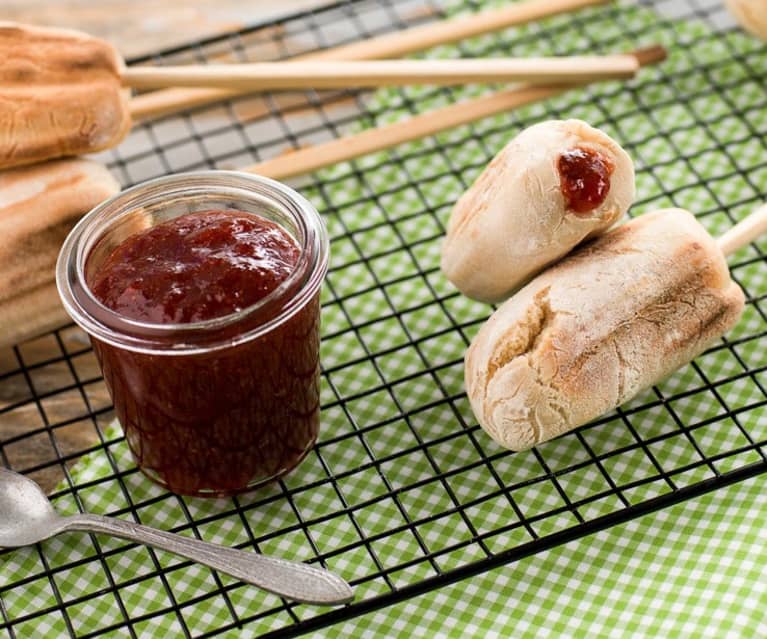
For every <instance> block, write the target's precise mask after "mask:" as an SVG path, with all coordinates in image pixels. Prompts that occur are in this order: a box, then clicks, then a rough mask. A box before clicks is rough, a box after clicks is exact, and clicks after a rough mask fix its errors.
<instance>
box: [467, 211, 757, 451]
mask: <svg viewBox="0 0 767 639" xmlns="http://www.w3.org/2000/svg"><path fill="white" fill-rule="evenodd" d="M743 304H744V298H743V292H742V291H741V290H740V288H739V287H738V285H737V284H735V283H734V282H733V281H732V280H731V279H730V274H729V271H728V269H727V264H726V263H725V259H724V256H723V255H722V252H721V251H720V250H719V248H718V247H717V245H716V243H715V242H714V240H713V239H712V238H711V237H710V236H709V235H708V233H707V232H706V231H705V229H703V227H702V226H701V225H700V224H699V223H698V222H697V221H696V220H695V218H694V217H693V216H692V215H691V214H690V213H688V212H686V211H683V210H680V209H666V210H661V211H656V212H654V213H648V214H646V215H643V216H641V217H639V218H636V219H634V220H631V221H630V222H627V223H625V224H623V225H621V226H619V227H617V228H615V229H613V230H611V231H608V232H607V233H605V234H604V235H602V236H600V237H599V238H597V239H595V240H593V241H592V242H590V243H588V244H586V245H584V246H583V247H581V248H579V249H577V250H576V251H575V252H573V253H572V254H571V255H570V256H569V257H567V258H565V259H564V260H562V261H561V262H559V263H558V264H557V265H556V266H553V267H551V268H550V269H548V270H546V271H545V272H543V273H542V274H541V275H539V276H538V277H536V278H535V279H534V280H533V281H532V282H530V283H529V284H528V285H527V286H526V287H525V288H523V289H522V290H521V291H520V292H519V293H517V294H516V295H515V296H514V297H512V298H511V299H510V300H508V301H507V302H505V303H504V304H503V305H502V306H500V307H499V308H498V310H497V311H496V312H495V313H494V314H493V315H492V317H491V318H490V320H489V321H488V322H487V323H486V324H485V325H484V326H483V327H482V328H481V330H480V331H479V333H478V334H477V336H476V337H475V339H474V340H473V341H472V343H471V346H470V347H469V350H468V352H467V354H466V360H465V365H466V368H465V374H466V380H465V381H466V390H467V392H468V396H469V400H470V401H471V406H472V409H473V410H474V414H475V415H476V417H477V419H478V421H479V423H480V425H481V426H482V427H483V428H484V429H485V430H486V431H487V432H488V433H489V435H490V436H491V437H492V438H493V439H495V440H496V441H497V442H498V443H499V444H501V445H502V446H505V447H507V448H510V449H512V450H523V449H526V448H530V447H532V446H535V445H536V444H539V443H541V442H544V441H546V440H548V439H551V438H553V437H556V436H557V435H560V434H562V433H565V432H567V431H569V430H572V429H573V428H575V427H577V426H580V425H581V424H585V423H586V422H588V421H590V420H592V419H594V418H596V417H598V416H600V415H602V414H603V413H605V412H606V411H608V410H610V409H612V408H615V407H616V406H618V405H620V404H622V403H623V402H625V401H627V400H629V399H631V398H632V397H634V396H635V395H636V394H637V393H638V392H639V391H640V390H642V389H644V388H646V387H648V386H651V385H652V384H655V383H656V382H658V381H660V380H661V379H663V378H664V377H666V376H667V375H668V374H669V373H671V372H672V371H673V370H675V369H676V368H678V367H679V366H681V365H682V364H685V363H686V362H688V361H690V360H691V359H693V358H694V357H696V356H697V355H699V354H700V353H701V352H702V351H703V350H704V349H705V348H707V347H708V346H709V345H710V344H711V343H712V342H713V341H714V340H716V339H717V338H719V337H721V336H722V335H723V334H724V332H725V331H727V330H729V329H730V328H731V327H732V326H733V325H734V324H735V323H736V322H737V320H738V318H739V317H740V314H741V312H742V310H743Z"/></svg>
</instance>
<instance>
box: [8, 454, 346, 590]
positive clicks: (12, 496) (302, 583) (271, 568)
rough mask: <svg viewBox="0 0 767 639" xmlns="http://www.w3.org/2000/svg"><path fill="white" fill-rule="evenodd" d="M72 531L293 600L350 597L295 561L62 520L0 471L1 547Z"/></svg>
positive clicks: (129, 526)
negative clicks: (147, 549) (129, 544)
mask: <svg viewBox="0 0 767 639" xmlns="http://www.w3.org/2000/svg"><path fill="white" fill-rule="evenodd" d="M73 530H80V531H84V532H94V533H101V534H105V535H112V536H114V537H121V538H122V539H129V540H131V541H137V542H139V543H142V544H146V545H147V546H153V547H155V548H160V549H161V550H167V551H168V552H172V553H175V554H177V555H181V556H182V557H186V558H187V559H191V560H192V561H196V562H198V563H201V564H204V565H206V566H209V567H210V568H214V569H215V570H219V571H221V572H224V573H226V574H228V575H231V576H232V577H235V578H236V579H240V580H241V581H244V582H247V583H249V584H253V585H254V586H258V587H259V588H263V589H264V590H268V591H269V592H273V593H275V594H277V595H281V596H283V597H287V598H288V599H293V600H295V601H303V602H305V603H312V604H320V605H334V604H342V603H347V602H349V601H351V600H352V599H353V598H354V594H353V593H352V589H351V588H350V587H349V584H347V583H346V582H345V581H344V580H343V579H341V578H340V577H337V576H336V575H334V574H333V573H331V572H328V571H327V570H322V569H320V568H314V567H313V566H308V565H306V564H302V563H299V562H293V561H286V560H285V559H276V558H274V557H265V556H264V555H259V554H257V553H254V552H248V551H245V550H236V549H234V548H226V547H224V546H217V545H215V544H210V543H207V542H205V541H198V540H196V539H189V538H188V537H182V536H181V535H175V534H173V533H169V532H164V531H162V530H157V529H155V528H149V527H148V526H142V525H140V524H134V523H131V522H129V521H125V520H123V519H114V518H110V517H101V516H99V515H87V514H84V515H72V516H71V517H61V516H60V515H58V514H56V511H55V510H54V509H53V505H52V504H51V502H50V501H49V500H48V497H47V496H46V495H45V493H44V492H43V491H42V490H41V488H40V486H38V485H37V484H36V483H35V482H34V481H32V480H31V479H28V478H27V477H25V476H24V475H20V474H19V473H15V472H13V471H11V470H7V469H5V468H0V547H4V548H17V547H19V546H28V545H30V544H35V543H37V542H38V541H43V540H44V539H49V538H50V537H53V536H54V535H58V534H59V533H61V532H65V531H73Z"/></svg>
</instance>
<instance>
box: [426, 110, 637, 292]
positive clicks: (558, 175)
mask: <svg viewBox="0 0 767 639" xmlns="http://www.w3.org/2000/svg"><path fill="white" fill-rule="evenodd" d="M633 199H634V166H633V164H632V162H631V158H629V156H628V154H627V153H626V152H625V151H624V150H623V149H622V148H621V147H620V146H619V145H618V144H617V143H616V142H615V141H614V140H612V139H611V138H609V137H608V136H607V135H605V134H604V133H602V132H601V131H600V130H598V129H595V128H593V127H591V126H589V125H588V124H586V123H585V122H581V121H580V120H564V121H562V120H551V121H547V122H541V123H539V124H536V125H534V126H531V127H530V128H528V129H525V130H524V131H523V132H522V133H520V134H519V135H518V136H517V137H515V138H514V139H513V140H512V141H511V142H509V144H507V145H506V147H505V148H504V149H503V150H502V151H501V152H500V153H498V155H497V156H496V157H495V158H494V159H493V161H492V162H491V163H490V164H489V165H488V167H487V168H486V169H485V171H484V172H483V173H482V174H481V175H480V176H479V178H478V179H477V181H476V182H475V183H474V184H473V185H472V187H471V188H470V189H469V190H468V191H466V193H465V194H464V195H463V197H461V199H460V200H458V202H457V203H456V205H455V207H454V209H453V212H452V215H451V217H450V221H449V223H448V229H447V237H446V238H445V242H444V244H443V247H442V263H441V266H442V271H443V272H444V273H445V275H446V276H447V278H448V279H449V280H450V281H451V282H452V283H453V284H454V285H455V286H456V287H457V288H458V289H459V290H460V291H461V292H462V293H464V294H465V295H467V296H468V297H471V298H473V299H476V300H480V301H484V302H499V301H501V300H503V299H505V298H507V297H508V296H509V295H511V294H512V293H513V292H514V291H515V290H517V289H519V288H520V287H521V286H522V285H524V283H525V282H527V281H528V280H529V279H530V278H531V277H533V276H534V275H535V274H536V273H538V272H540V271H541V270H542V269H543V268H545V267H546V265H548V264H551V263H552V262H554V261H556V260H558V259H559V258H561V257H562V256H564V255H566V254H567V253H568V252H569V251H570V250H571V249H572V248H573V247H574V246H575V245H577V244H578V243H580V242H581V241H583V240H584V239H586V238H589V237H593V236H595V235H598V234H599V233H601V232H603V231H604V230H606V229H607V228H608V227H610V226H612V224H613V223H615V222H616V221H617V220H618V219H619V218H620V217H621V216H622V215H623V214H624V213H625V212H626V211H627V210H628V208H629V206H630V205H631V203H632V201H633Z"/></svg>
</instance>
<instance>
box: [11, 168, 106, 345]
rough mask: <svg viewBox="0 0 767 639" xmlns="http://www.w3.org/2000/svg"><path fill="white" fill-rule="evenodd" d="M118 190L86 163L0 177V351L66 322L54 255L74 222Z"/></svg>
mask: <svg viewBox="0 0 767 639" xmlns="http://www.w3.org/2000/svg"><path fill="white" fill-rule="evenodd" d="M119 190H120V186H119V184H118V183H117V182H116V181H115V179H114V178H113V177H112V175H111V174H110V173H109V171H108V170H107V169H106V167H104V166H102V165H101V164H98V163H97V162H92V161H90V160H82V159H67V160H54V161H51V162H46V163H43V164H36V165H34V166H28V167H21V168H17V169H11V170H7V171H2V172H0V237H2V238H3V241H2V243H0V346H5V345H8V344H15V343H17V342H18V341H21V340H23V339H26V338H28V337H32V336H34V335H37V334H40V333H42V332H45V331H47V330H50V329H51V328H53V327H54V326H57V325H59V326H60V325H62V324H65V323H67V321H68V320H67V315H66V314H65V313H64V310H63V308H62V306H61V303H60V301H59V296H58V294H57V293H56V286H55V276H56V272H55V271H56V259H57V258H58V254H59V250H60V249H61V245H62V244H63V242H64V238H65V237H66V236H67V234H68V233H69V231H70V230H71V229H72V227H73V226H74V225H75V223H76V222H77V221H78V220H79V219H80V218H81V217H82V216H83V215H84V214H85V213H87V212H88V211H90V210H91V209H92V208H93V207H94V206H96V205H97V204H99V203H100V202H101V201H102V200H105V199H106V198H108V197H111V196H112V195H114V194H115V193H117V192H118V191H119Z"/></svg>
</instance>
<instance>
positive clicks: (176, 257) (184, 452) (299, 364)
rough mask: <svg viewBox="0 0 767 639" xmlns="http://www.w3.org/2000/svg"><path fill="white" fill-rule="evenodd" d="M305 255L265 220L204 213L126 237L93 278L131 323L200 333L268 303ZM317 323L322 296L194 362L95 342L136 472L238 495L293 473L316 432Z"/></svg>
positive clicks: (244, 326) (189, 489) (246, 325)
mask: <svg viewBox="0 0 767 639" xmlns="http://www.w3.org/2000/svg"><path fill="white" fill-rule="evenodd" d="M300 253H301V249H300V248H299V246H298V245H297V244H296V242H295V240H294V239H293V238H292V237H291V236H290V235H289V234H288V233H287V232H286V231H284V230H283V229H282V228H281V227H280V226H278V225H277V224H275V223H273V222H271V221H269V220H266V219H265V218H262V217H260V216H258V215H255V214H251V213H244V212H239V211H203V212H198V213H191V214H188V215H183V216H181V217H177V218H175V219H172V220H169V221H167V222H164V223H161V224H159V225H157V226H154V227H152V228H149V229H147V230H144V231H141V232H139V233H137V234H135V235H132V236H130V237H128V238H127V239H126V240H124V241H123V242H122V243H121V244H120V245H119V246H117V248H115V249H114V250H113V252H112V253H111V254H110V255H109V256H108V257H107V258H106V259H105V260H104V262H103V263H102V264H101V265H99V266H98V268H95V269H94V270H95V271H96V272H95V274H94V276H93V278H92V281H89V286H90V287H91V290H92V291H93V293H94V295H95V296H96V297H97V299H99V301H101V302H102V303H103V304H104V305H106V306H107V307H109V308H110V309H112V310H114V311H116V312H118V313H120V314H121V315H123V316H125V317H128V318H131V319H136V320H141V321H145V322H151V323H160V324H169V323H172V324H183V323H189V322H197V321H201V320H207V319H212V318H216V317H222V316H224V315H229V314H232V313H236V312H237V311H240V310H242V309H245V308H247V307H249V306H251V305H253V304H254V303H256V302H258V301H259V300H261V299H263V298H264V297H265V296H267V295H268V294H269V293H270V292H271V291H273V290H274V289H276V288H277V287H278V286H279V285H280V283H281V282H283V281H285V280H286V279H287V278H288V277H289V275H290V274H291V272H292V271H293V270H294V269H295V267H296V264H297V262H298V258H299V256H300ZM296 286H298V285H296ZM288 288H290V287H288ZM295 293H296V287H295V286H294V287H293V289H292V290H290V291H287V292H286V293H285V294H284V296H285V297H284V298H283V295H282V294H281V296H280V301H279V304H278V306H279V308H276V309H275V308H270V309H269V311H268V313H267V316H266V317H263V316H261V317H260V319H259V318H258V316H257V317H256V319H253V318H250V319H248V318H247V317H246V318H244V319H238V320H237V321H238V322H239V323H238V324H236V325H235V326H236V328H237V331H238V332H236V333H234V334H230V333H227V335H228V336H229V337H236V335H237V334H238V333H243V332H247V331H249V330H251V329H253V328H254V327H257V326H258V325H260V324H261V323H263V321H266V320H269V319H272V318H274V317H276V316H278V315H279V313H280V310H281V308H282V307H284V305H285V304H286V303H287V302H288V301H290V299H291V297H292V296H293V295H294V294H295ZM280 304H281V306H280ZM319 314H320V305H319V292H318V293H316V294H315V295H314V296H313V297H312V298H311V299H310V300H309V302H308V303H307V304H306V305H305V306H303V307H302V308H301V309H300V310H298V311H297V312H295V314H293V315H291V316H290V317H288V318H287V319H285V320H284V321H282V322H281V323H278V324H277V325H276V326H275V327H273V328H271V329H270V330H268V331H267V332H265V333H263V334H261V335H259V336H257V337H254V338H252V339H248V340H246V341H242V342H241V343H239V344H236V345H233V346H227V347H224V348H219V349H213V350H204V349H203V350H202V351H201V352H199V353H197V352H195V353H179V354H178V355H176V354H163V353H159V354H153V353H141V352H134V351H130V350H126V349H123V348H119V347H115V346H112V345H110V344H107V343H104V342H101V341H99V340H97V339H94V340H93V343H94V350H95V352H96V355H97V357H98V358H99V360H100V362H101V365H102V370H103V372H104V379H105V381H106V384H107V387H108V388H109V391H110V394H111V396H112V399H113V402H114V405H115V412H116V413H117V417H118V419H119V420H120V423H121V424H122V426H123V429H124V431H125V435H126V440H127V442H128V445H129V446H130V448H131V451H132V452H133V455H134V457H135V458H136V462H137V463H138V465H139V467H140V468H141V469H142V470H143V471H144V472H145V473H146V474H148V475H149V476H150V477H151V478H153V479H155V480H156V481H158V482H160V483H161V484H163V485H165V486H166V487H168V488H169V489H170V490H172V491H174V492H176V493H180V494H186V495H230V494H235V493H237V492H241V491H243V490H246V489H249V488H253V487H256V486H258V485H261V484H264V483H266V482H268V481H271V480H273V479H275V478H277V477H279V476H281V475H283V474H284V473H286V472H288V471H289V470H291V469H292V468H293V467H295V466H296V465H297V464H298V463H299V462H300V461H301V459H303V457H304V456H305V455H306V453H307V452H308V451H309V449H310V448H311V446H312V445H313V443H314V441H315V439H316V437H317V433H318V429H319ZM244 315H246V316H247V315H248V314H247V313H245V314H244ZM254 322H255V324H254ZM181 339H183V336H182V335H177V336H176V340H177V341H178V340H181ZM169 340H170V341H169V345H170V346H172V345H173V341H174V337H173V336H172V335H171V337H170V338H169Z"/></svg>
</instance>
